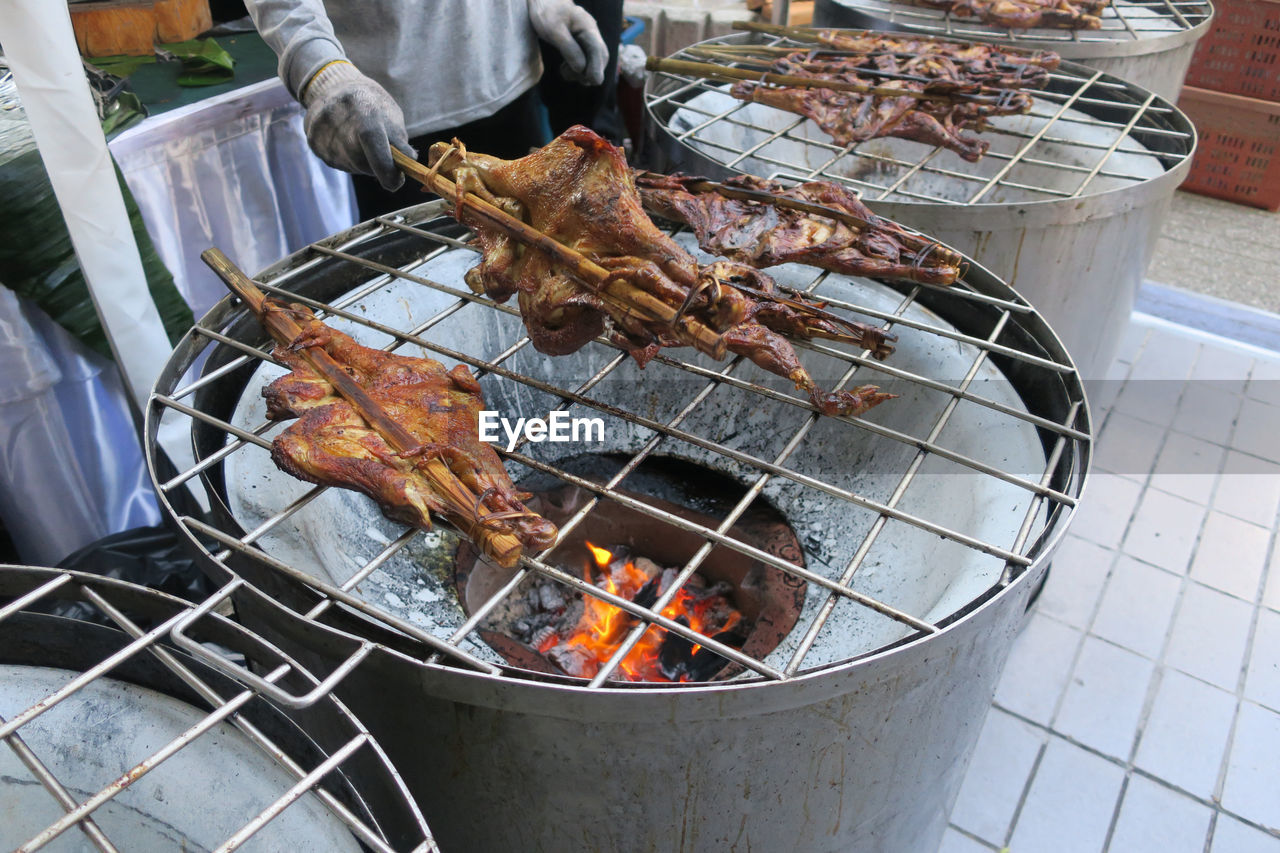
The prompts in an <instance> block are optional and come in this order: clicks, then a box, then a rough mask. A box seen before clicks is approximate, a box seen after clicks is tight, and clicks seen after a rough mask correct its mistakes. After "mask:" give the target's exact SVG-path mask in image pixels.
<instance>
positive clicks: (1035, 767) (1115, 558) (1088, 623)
mask: <svg viewBox="0 0 1280 853" xmlns="http://www.w3.org/2000/svg"><path fill="white" fill-rule="evenodd" d="M1127 381H1128V380H1126V383H1127ZM1152 464H1153V465H1154V462H1153V463H1152ZM1140 495H1141V493H1140ZM1140 499H1141V498H1139V501H1140ZM1136 513H1137V504H1136V503H1135V505H1134V510H1133V512H1132V513H1131V514H1130V516H1129V520H1128V522H1127V523H1126V524H1125V530H1124V533H1123V534H1122V535H1121V537H1120V541H1121V542H1122V543H1123V542H1124V536H1125V535H1127V534H1128V532H1129V526H1130V525H1131V524H1132V523H1133V517H1134V515H1135V514H1136ZM1121 556H1122V552H1121V551H1119V549H1117V550H1116V551H1115V552H1114V553H1112V555H1111V562H1110V564H1109V565H1108V566H1107V575H1106V583H1104V584H1103V590H1105V589H1106V586H1107V584H1109V583H1110V582H1111V578H1112V576H1113V573H1114V572H1115V569H1116V564H1117V563H1118V562H1119V561H1120V558H1121ZM1101 607H1102V592H1101V591H1100V592H1099V594H1098V597H1097V598H1096V599H1095V600H1094V602H1093V607H1092V608H1091V609H1090V612H1089V618H1088V619H1087V620H1085V628H1084V630H1083V631H1080V639H1079V640H1078V641H1077V642H1076V648H1075V651H1074V653H1073V654H1072V657H1071V665H1070V666H1069V667H1068V668H1067V673H1068V676H1067V677H1068V681H1067V683H1066V684H1065V685H1063V687H1062V689H1061V690H1060V691H1059V693H1058V697H1057V699H1056V700H1055V702H1054V705H1053V710H1052V711H1051V712H1050V713H1049V715H1048V724H1047V725H1046V726H1044V730H1045V731H1047V732H1048V733H1049V734H1050V735H1055V734H1056V730H1055V729H1054V728H1053V723H1054V722H1055V721H1056V720H1057V718H1058V715H1059V714H1060V713H1061V712H1062V705H1063V703H1064V702H1065V701H1066V697H1067V692H1068V691H1069V690H1070V678H1071V674H1073V673H1074V672H1075V670H1076V667H1077V666H1078V665H1079V663H1080V657H1081V655H1082V654H1083V652H1084V645H1085V641H1086V639H1087V638H1088V636H1089V633H1090V631H1091V629H1092V628H1093V625H1094V622H1095V621H1096V620H1097V618H1098V611H1099V610H1100V609H1101ZM1037 612H1039V610H1038V608H1037ZM1044 616H1045V618H1047V619H1051V620H1053V621H1057V622H1059V623H1060V624H1066V623H1062V622H1061V620H1056V619H1054V618H1053V617H1052V616H1050V615H1048V614H1044ZM1068 627H1071V628H1072V630H1075V628H1074V626H1068ZM993 706H994V707H999V706H998V705H994V703H993ZM1014 716H1015V717H1018V718H1019V719H1022V718H1021V716H1020V715H1017V714H1015V715H1014ZM1059 736H1060V737H1061V735H1059ZM1064 739H1067V738H1065V737H1064ZM1067 740H1068V741H1069V742H1073V740H1072V739H1067ZM1048 746H1049V743H1048V741H1047V740H1046V742H1045V743H1042V744H1041V745H1040V750H1039V751H1038V752H1037V754H1036V759H1035V761H1034V762H1033V763H1032V765H1031V771H1030V772H1029V773H1028V774H1027V780H1026V782H1025V784H1024V785H1023V787H1022V792H1021V794H1020V796H1019V797H1018V804H1017V806H1016V807H1015V808H1014V811H1013V814H1012V815H1011V816H1010V818H1009V825H1008V827H1007V828H1006V830H1005V837H1004V839H1003V845H1004V846H1005V847H1007V846H1008V845H1009V844H1010V843H1011V842H1012V841H1013V835H1014V832H1015V831H1016V830H1017V827H1018V820H1019V819H1020V818H1021V816H1022V810H1023V807H1024V806H1025V805H1026V802H1027V798H1028V796H1029V795H1030V793H1031V788H1032V786H1033V785H1034V784H1035V780H1036V776H1037V775H1038V774H1039V772H1040V766H1041V763H1042V762H1043V761H1044V756H1045V752H1046V751H1047V750H1048ZM1090 751H1092V750H1090ZM1126 778H1127V777H1126ZM1122 788H1123V785H1122ZM1117 803H1118V801H1117ZM1112 819H1113V821H1114V814H1113V816H1112ZM1107 837H1108V838H1110V827H1108V835H1107Z"/></svg>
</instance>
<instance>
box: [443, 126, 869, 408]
mask: <svg viewBox="0 0 1280 853" xmlns="http://www.w3.org/2000/svg"><path fill="white" fill-rule="evenodd" d="M428 165H430V166H431V167H432V168H433V169H438V171H439V173H440V174H442V175H445V176H447V177H450V178H452V180H453V181H455V182H456V184H457V187H458V188H459V189H460V190H464V191H469V192H472V193H475V194H476V195H478V196H479V197H481V198H483V199H485V200H486V201H489V202H490V203H492V204H494V205H496V206H498V207H499V208H501V209H503V210H504V211H506V212H507V213H509V214H511V215H512V216H514V217H515V218H517V219H520V220H522V221H523V222H525V223H527V224H528V225H530V226H532V228H533V229H535V230H536V231H537V232H540V233H541V234H542V235H545V236H546V237H550V238H551V239H553V240H556V241H558V242H559V243H562V244H564V245H565V246H568V247H570V248H572V249H573V250H576V251H577V252H579V253H581V254H582V255H583V256H585V257H586V258H587V259H588V260H590V261H592V262H594V263H596V264H598V265H600V266H601V267H604V268H605V269H607V270H608V271H609V273H610V281H615V280H616V281H619V282H625V284H626V286H627V287H630V288H635V289H636V290H638V291H639V292H641V293H643V294H645V295H646V296H649V297H656V299H658V300H659V301H661V302H662V303H663V304H664V305H666V306H669V307H670V308H673V309H677V314H678V315H679V316H683V317H690V318H693V319H696V320H697V321H698V322H699V323H700V324H702V325H704V326H705V327H707V328H709V329H713V330H714V331H715V332H716V333H719V335H720V339H721V340H722V341H723V345H724V347H725V348H727V349H728V350H729V351H731V352H735V353H739V354H741V355H744V356H746V357H747V358H749V359H751V360H752V361H753V362H755V363H756V364H758V365H760V366H761V367H763V368H765V369H766V370H769V371H772V372H774V373H777V374H779V375H782V376H786V377H787V378H789V379H790V380H791V381H793V382H794V383H795V384H796V386H797V387H798V388H800V389H801V390H803V391H804V392H806V393H807V394H808V395H809V397H810V399H811V400H812V402H813V403H814V405H815V406H816V407H817V408H819V409H820V410H821V411H822V412H823V413H825V414H830V415H851V414H860V413H862V412H864V411H866V410H867V409H869V408H871V407H872V406H874V405H876V404H878V403H880V402H881V401H883V400H885V399H888V398H889V397H890V396H891V395H887V394H882V393H880V392H879V391H878V389H876V388H875V387H874V386H862V387H860V388H856V389H853V390H850V391H836V392H824V391H822V390H820V389H819V388H818V387H817V385H816V384H815V383H814V381H813V379H812V378H811V377H810V376H809V374H808V372H807V371H806V370H805V369H804V367H803V366H802V365H801V364H800V361H799V359H798V358H797V357H796V353H795V350H794V349H793V348H792V346H791V344H790V343H789V342H788V341H787V339H786V338H785V337H783V335H788V336H791V337H796V338H801V339H805V338H813V337H826V338H833V339H837V340H842V341H847V342H853V343H856V344H858V345H859V346H862V347H865V348H866V349H868V350H870V351H871V352H872V353H873V354H874V355H876V356H877V357H880V358H883V357H885V356H886V355H888V354H889V353H890V352H892V350H893V347H892V346H891V344H890V341H891V340H893V338H892V337H891V336H889V335H886V334H885V333H884V331H883V330H881V329H878V328H876V327H873V326H867V325H864V324H860V323H852V322H848V321H845V320H842V319H839V318H836V317H835V316H834V315H831V314H828V313H826V312H824V311H822V310H821V308H820V306H819V305H817V304H815V303H811V302H807V301H805V300H803V299H800V298H790V297H785V296H783V295H782V294H780V293H779V292H778V290H777V287H776V286H775V285H774V283H773V281H772V279H770V278H769V277H768V276H766V275H765V274H763V273H761V272H759V271H758V270H756V269H753V268H751V267H749V266H746V265H744V264H739V263H734V262H731V261H719V262H716V263H712V264H708V265H705V266H702V265H699V264H698V263H697V262H696V260H695V259H694V258H693V256H692V255H690V254H689V253H688V252H687V251H685V250H684V249H683V248H681V247H680V245H679V244H677V243H676V242H675V241H674V240H672V239H671V238H670V237H669V236H667V235H666V234H664V233H663V232H662V231H661V230H659V229H658V227H657V226H655V225H654V224H653V222H652V221H651V220H650V219H649V217H648V216H646V215H645V212H644V210H643V208H642V206H641V202H640V196H639V193H638V192H637V191H636V188H635V184H634V182H633V179H632V175H631V171H630V169H628V167H627V164H626V160H625V159H624V158H623V156H622V152H621V151H620V150H619V149H617V148H615V147H613V146H612V145H610V144H609V143H608V142H607V141H605V140H604V139H602V138H601V137H599V136H597V135H596V134H595V133H593V132H592V131H590V130H588V129H587V128H585V127H580V126H578V127H572V128H570V129H569V130H567V131H565V133H563V134H561V135H560V136H559V137H557V138H556V139H555V140H553V141H552V142H551V143H550V144H548V145H546V146H544V147H543V148H541V149H539V150H537V151H535V152H533V153H532V154H529V155H528V156H526V157H522V158H520V159H517V160H500V159H498V158H496V157H489V156H486V155H483V154H474V153H468V152H465V151H461V150H459V148H458V147H457V146H456V145H454V146H450V145H445V144H443V143H437V144H436V145H434V146H432V148H431V151H430V152H429V154H428ZM458 216H459V217H460V218H461V219H462V220H463V221H465V222H467V224H469V225H472V226H473V227H475V228H476V231H477V235H478V240H479V243H480V246H481V248H482V251H483V255H484V257H483V260H482V261H481V262H480V264H479V265H478V266H476V267H475V268H473V269H472V270H470V271H469V272H468V273H467V276H466V280H467V284H468V285H469V286H470V287H471V289H472V290H474V291H475V292H477V293H485V294H488V295H489V296H490V297H492V298H493V299H495V300H497V301H499V302H501V301H505V300H506V299H508V298H509V297H510V296H512V295H513V294H515V295H516V296H517V298H518V300H519V305H520V313H521V315H522V317H523V318H524V323H525V328H526V329H528V331H529V337H530V339H531V341H532V342H533V345H534V347H535V348H537V349H538V351H540V352H544V353H548V354H551V355H561V354H565V353H571V352H574V351H575V350H577V349H579V348H580V347H582V346H583V345H584V344H586V343H587V342H588V341H590V340H592V339H593V338H595V337H597V336H599V335H601V334H602V333H607V334H609V336H610V337H611V339H612V340H614V341H615V342H617V343H618V344H620V345H621V346H623V347H624V348H626V349H627V350H628V351H630V352H631V353H632V355H633V356H634V357H635V358H636V359H637V361H638V362H639V363H640V364H641V365H642V366H643V364H644V363H645V362H647V361H648V360H649V359H650V358H652V357H653V356H654V355H655V354H656V353H657V352H658V350H659V349H660V348H662V347H669V346H680V345H685V344H689V343H691V341H689V340H688V339H686V338H684V337H682V336H681V335H680V334H679V333H678V330H677V329H675V328H673V326H672V325H671V324H670V323H664V322H662V321H660V320H657V319H655V318H654V317H653V316H652V315H650V314H647V313H645V312H643V311H641V310H638V309H637V307H636V306H637V304H638V303H634V302H633V303H627V302H626V301H625V300H622V301H619V300H618V299H615V298H612V297H610V296H608V295H607V294H605V293H603V292H602V291H601V290H599V289H592V288H591V287H589V286H587V285H585V284H583V282H582V280H581V278H580V277H578V276H575V274H574V271H573V270H570V269H567V268H565V267H564V266H562V265H558V264H557V263H556V262H554V261H553V260H552V258H551V256H550V255H548V254H547V253H545V252H543V251H540V250H538V249H536V248H532V247H530V246H526V245H525V244H523V243H519V242H516V241H515V240H514V239H512V238H511V237H509V236H508V235H506V234H505V233H499V232H498V231H497V230H496V229H494V228H492V227H488V226H486V225H485V223H483V222H480V221H473V220H472V219H471V218H469V216H468V213H467V210H466V209H465V208H464V209H463V210H461V211H459V213H458Z"/></svg>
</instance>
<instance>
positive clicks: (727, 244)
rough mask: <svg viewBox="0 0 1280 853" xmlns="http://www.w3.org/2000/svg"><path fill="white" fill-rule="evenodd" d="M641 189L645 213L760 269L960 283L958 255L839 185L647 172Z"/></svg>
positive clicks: (707, 247) (706, 248) (704, 245)
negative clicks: (784, 267) (805, 268)
mask: <svg viewBox="0 0 1280 853" xmlns="http://www.w3.org/2000/svg"><path fill="white" fill-rule="evenodd" d="M636 186H637V188H638V189H639V190H640V198H641V199H643V201H644V207H645V210H647V211H649V212H650V213H652V214H654V215H657V216H661V217H664V218H666V219H670V220H672V221H673V222H682V223H684V224H686V225H688V226H690V227H692V228H693V231H694V234H696V235H697V237H698V245H699V246H701V247H702V248H703V250H704V251H707V252H710V253H712V254H716V255H723V256H724V257H726V258H729V259H730V260H734V261H740V262H742V263H744V264H750V265H751V266H753V267H758V268H763V267H771V266H775V265H777V264H785V263H801V264H809V265H810V266H815V267H819V268H820V269H825V270H830V271H832V272H837V273H843V274H846V275H865V276H874V277H878V278H895V279H907V280H909V281H918V282H924V283H927V284H941V285H948V284H953V283H954V282H955V280H956V277H957V276H958V275H959V273H960V263H961V257H960V255H959V254H957V253H956V252H954V251H953V250H951V249H949V248H947V247H945V246H943V245H941V244H939V243H937V242H935V241H933V240H929V239H927V238H925V237H922V236H920V235H919V234H914V233H912V232H910V231H907V230H906V229H904V228H903V227H902V226H901V225H899V224H898V223H896V222H893V221H891V220H888V219H881V218H880V217H879V216H876V215H875V214H874V213H872V212H871V210H870V209H869V208H868V207H867V206H866V205H865V204H863V203H862V202H861V200H859V198H858V196H857V194H856V193H854V192H853V191H852V190H850V189H849V188H847V187H844V186H842V185H840V184H837V183H834V182H832V181H810V182H808V183H804V184H800V185H799V186H794V187H787V186H786V185H784V184H781V183H778V182H777V181H769V180H765V179H763V178H757V177H754V176H751V175H737V176H734V177H732V178H730V179H729V180H727V181H725V182H724V183H723V184H712V183H711V182H709V181H706V180H704V179H702V178H696V177H690V176H685V175H659V174H655V173H653V172H641V173H639V174H637V175H636ZM739 193H740V194H739ZM788 203H795V206H789V205H788ZM806 208H807V209H806ZM819 209H820V210H825V211H827V213H826V214H825V215H824V214H823V213H820V212H817V211H818V210H819ZM840 214H847V216H845V217H840ZM859 222H860V223H861V224H857V223H859Z"/></svg>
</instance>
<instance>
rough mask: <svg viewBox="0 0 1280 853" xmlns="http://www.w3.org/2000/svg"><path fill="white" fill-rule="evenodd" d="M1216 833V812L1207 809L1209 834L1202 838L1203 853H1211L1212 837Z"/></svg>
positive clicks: (1215, 810)
mask: <svg viewBox="0 0 1280 853" xmlns="http://www.w3.org/2000/svg"><path fill="white" fill-rule="evenodd" d="M1217 831H1218V810H1217V809H1209V832H1208V833H1207V834H1206V835H1205V837H1204V847H1203V848H1202V850H1203V853H1213V836H1214V834H1215V833H1217Z"/></svg>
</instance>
